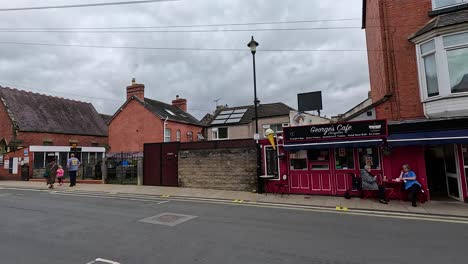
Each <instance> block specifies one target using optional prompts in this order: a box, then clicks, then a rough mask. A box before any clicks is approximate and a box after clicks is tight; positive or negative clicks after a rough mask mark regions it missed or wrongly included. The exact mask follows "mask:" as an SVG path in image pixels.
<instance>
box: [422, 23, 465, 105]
mask: <svg viewBox="0 0 468 264" xmlns="http://www.w3.org/2000/svg"><path fill="white" fill-rule="evenodd" d="M466 33H468V30H463V31H458V32H453V33H447V34H438V35H437V36H435V37H432V38H430V39H427V40H425V41H424V42H421V43H418V44H417V45H416V58H417V65H418V74H419V91H420V95H421V101H422V102H430V101H432V100H438V99H441V98H448V97H458V96H468V92H458V93H452V90H451V85H450V74H449V65H448V58H447V51H450V50H457V49H465V48H468V39H467V41H466V43H463V44H457V45H453V46H445V45H444V37H448V36H453V35H459V34H466ZM430 41H434V44H435V51H434V52H435V53H434V54H435V63H436V69H437V84H438V88H439V94H438V95H434V96H429V95H428V92H427V83H426V72H425V66H424V57H425V56H429V55H430V54H433V53H432V52H427V53H424V54H422V52H421V46H422V45H424V44H426V43H429V42H430Z"/></svg>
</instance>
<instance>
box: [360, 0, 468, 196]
mask: <svg viewBox="0 0 468 264" xmlns="http://www.w3.org/2000/svg"><path fill="white" fill-rule="evenodd" d="M362 22H363V28H364V29H365V31H366V40H367V48H368V61H369V74H370V84H371V98H372V101H373V102H374V104H372V105H371V106H370V107H368V109H366V111H368V110H373V111H375V113H376V118H377V119H387V120H388V123H389V134H390V135H389V137H388V139H387V142H388V147H389V148H388V149H387V156H388V159H389V161H388V162H387V161H385V166H387V167H392V168H389V169H388V171H393V173H392V174H397V173H398V170H399V168H400V167H401V163H404V162H408V163H412V164H414V166H413V167H415V170H417V171H416V172H417V174H418V173H419V175H420V176H421V180H422V181H425V183H423V185H427V187H428V189H429V190H431V191H430V193H431V195H432V196H433V197H439V196H440V197H447V196H449V197H452V198H454V199H457V200H467V199H468V191H467V189H468V188H467V181H468V179H467V176H468V144H467V143H468V1H467V0H408V1H394V0H363V20H362ZM390 153H391V154H390ZM392 161H393V162H392ZM397 161H398V162H397ZM388 176H391V177H392V178H393V177H394V176H395V175H388Z"/></svg>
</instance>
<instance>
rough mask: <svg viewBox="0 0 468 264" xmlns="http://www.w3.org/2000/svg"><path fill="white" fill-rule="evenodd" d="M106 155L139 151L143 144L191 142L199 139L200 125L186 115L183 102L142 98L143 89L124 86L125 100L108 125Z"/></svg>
mask: <svg viewBox="0 0 468 264" xmlns="http://www.w3.org/2000/svg"><path fill="white" fill-rule="evenodd" d="M108 125H109V145H110V152H113V153H116V152H143V144H144V143H157V142H174V141H180V142H191V141H198V140H200V139H202V138H203V136H202V132H203V124H202V123H201V122H200V121H198V120H197V119H196V118H195V117H193V116H192V115H190V114H189V113H187V100H186V99H182V98H179V96H176V99H175V100H173V101H172V104H166V103H163V102H160V101H156V100H152V99H149V98H145V86H144V85H143V84H137V83H135V80H133V81H132V85H130V86H128V87H127V101H126V102H125V103H124V104H123V105H122V106H121V107H120V108H119V110H117V112H116V113H115V114H114V116H113V117H112V118H111V120H110V121H109V123H108Z"/></svg>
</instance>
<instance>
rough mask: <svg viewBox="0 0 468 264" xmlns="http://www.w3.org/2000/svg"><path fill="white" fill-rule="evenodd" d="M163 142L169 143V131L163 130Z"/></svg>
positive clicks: (167, 129)
mask: <svg viewBox="0 0 468 264" xmlns="http://www.w3.org/2000/svg"><path fill="white" fill-rule="evenodd" d="M164 142H171V129H170V128H166V129H164Z"/></svg>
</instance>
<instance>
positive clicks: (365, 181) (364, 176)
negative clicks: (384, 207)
mask: <svg viewBox="0 0 468 264" xmlns="http://www.w3.org/2000/svg"><path fill="white" fill-rule="evenodd" d="M361 181H362V189H363V190H370V191H377V190H378V191H379V202H380V203H383V204H388V200H387V199H386V198H385V187H383V186H380V185H379V184H377V176H374V175H372V174H371V166H369V165H366V166H364V169H362V170H361Z"/></svg>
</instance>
